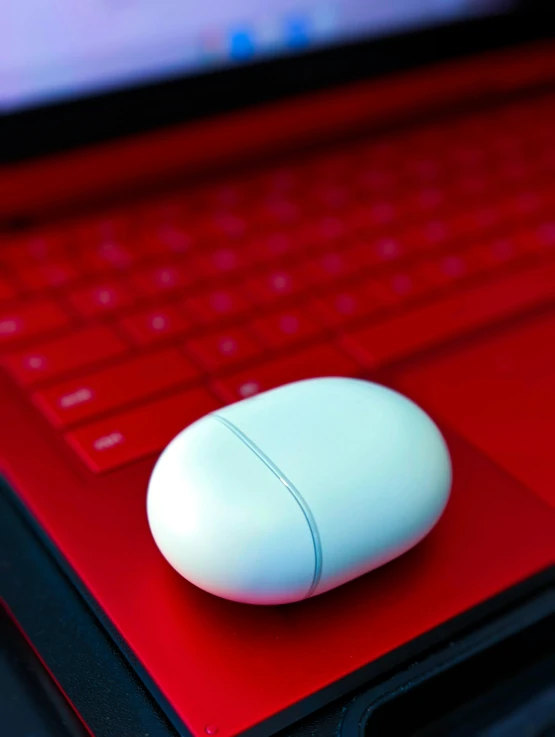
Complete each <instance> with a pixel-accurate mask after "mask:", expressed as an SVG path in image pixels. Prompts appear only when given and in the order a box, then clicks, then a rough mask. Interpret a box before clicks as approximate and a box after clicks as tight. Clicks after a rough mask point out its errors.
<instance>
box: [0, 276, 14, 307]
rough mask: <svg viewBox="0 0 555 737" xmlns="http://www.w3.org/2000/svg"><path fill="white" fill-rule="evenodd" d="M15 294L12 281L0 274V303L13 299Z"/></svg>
mask: <svg viewBox="0 0 555 737" xmlns="http://www.w3.org/2000/svg"><path fill="white" fill-rule="evenodd" d="M16 294H17V291H16V288H15V286H14V285H13V281H12V280H11V279H9V278H8V277H7V276H4V275H3V274H0V301H2V302H3V301H4V300H9V299H13V298H14V297H15V296H16Z"/></svg>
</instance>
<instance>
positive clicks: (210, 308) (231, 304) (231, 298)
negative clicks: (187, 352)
mask: <svg viewBox="0 0 555 737" xmlns="http://www.w3.org/2000/svg"><path fill="white" fill-rule="evenodd" d="M244 292H245V289H244V288H241V287H227V288H223V289H215V290H214V291H211V292H207V293H205V294H202V295H198V296H196V297H190V298H189V299H186V300H184V301H183V306H184V308H185V309H186V310H187V312H188V313H189V314H190V315H191V317H192V318H193V319H194V320H195V321H196V322H198V323H200V324H202V325H210V324H213V323H215V322H219V321H229V320H231V319H234V318H237V317H240V316H242V315H244V314H245V313H247V312H249V311H250V310H251V309H252V306H251V303H250V302H249V301H247V299H246V298H245V296H244Z"/></svg>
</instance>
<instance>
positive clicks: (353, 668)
mask: <svg viewBox="0 0 555 737" xmlns="http://www.w3.org/2000/svg"><path fill="white" fill-rule="evenodd" d="M552 31H553V20H552V16H551V15H550V14H549V12H548V9H547V4H542V3H533V2H531V3H530V2H523V3H518V2H511V1H510V0H484V1H483V2H475V1H474V0H419V2H416V1H415V2H412V0H411V1H409V0H405V2H400V1H397V0H388V1H387V2H385V0H384V2H381V1H380V2H372V3H370V2H363V1H362V0H335V1H334V0H308V1H307V2H304V3H301V2H297V1H296V0H272V1H271V2H266V3H264V4H258V3H254V2H249V1H248V0H227V2H220V3H200V4H194V5H190V4H189V5H185V4H184V3H178V2H173V1H172V0H161V1H160V2H158V3H147V2H145V1H144V0H95V1H94V2H87V3H78V4H75V3H70V2H66V1H63V0H62V1H60V2H57V3H55V4H51V3H41V2H39V0H24V1H22V2H20V3H4V4H3V6H2V9H1V10H0V113H1V122H0V126H1V133H0V154H1V157H2V161H3V164H2V168H1V170H0V225H1V230H0V351H1V354H0V356H1V357H0V363H1V367H2V371H1V375H0V406H1V407H2V422H1V425H0V461H1V464H0V465H1V472H2V478H3V483H2V492H1V494H0V501H1V510H2V511H1V513H0V524H1V525H2V528H1V529H2V534H1V535H0V540H2V543H1V544H2V565H1V566H0V568H1V579H0V581H1V586H2V590H1V591H0V595H1V597H2V598H3V599H4V602H5V606H6V610H7V611H9V612H10V618H13V620H14V621H16V622H17V625H18V628H19V630H18V631H20V632H23V633H24V634H25V637H26V638H27V641H28V643H29V646H30V647H32V648H33V650H34V651H35V653H36V656H37V658H40V660H41V662H42V663H43V666H44V668H45V669H46V670H47V671H48V673H49V674H50V676H51V678H52V682H53V683H56V684H57V685H58V687H59V688H60V690H61V691H62V692H63V693H64V694H65V698H67V699H68V702H71V704H72V705H73V706H72V708H74V709H75V710H76V712H78V713H79V715H80V718H81V720H82V722H83V724H84V725H86V728H87V729H88V730H90V732H91V733H92V734H94V735H99V736H100V735H120V736H121V735H134V737H138V735H143V734H144V735H146V734H149V735H150V736H151V737H152V736H153V735H162V734H163V735H169V734H180V735H191V736H193V737H205V736H206V735H216V734H217V735H219V736H220V737H235V736H236V735H242V734H251V735H270V734H275V733H276V732H277V731H279V730H285V732H284V734H285V733H286V734H294V733H295V734H297V733H298V732H295V729H296V727H295V726H294V725H297V724H299V723H301V722H303V724H305V725H307V724H308V725H309V726H308V727H306V726H305V727H304V729H305V731H304V732H303V733H304V734H308V733H309V732H310V730H312V732H311V733H316V734H340V733H344V734H348V735H350V734H358V733H359V732H357V730H358V729H359V726H357V725H355V726H354V727H353V726H352V724H351V727H350V728H349V729H350V730H351V731H349V729H347V727H345V730H347V731H344V732H341V730H342V729H343V727H341V726H338V725H340V722H341V719H343V716H342V715H344V714H345V713H346V711H347V710H348V705H349V704H350V703H352V702H353V700H356V695H357V694H360V693H361V692H362V691H364V689H367V688H368V687H369V685H372V687H375V686H376V684H377V683H380V684H383V683H385V682H389V680H388V679H390V678H392V677H393V676H394V674H395V672H396V669H399V668H401V667H405V666H406V667H417V665H418V663H421V662H422V659H423V658H424V657H425V656H426V657H427V655H429V654H430V653H432V652H434V651H435V650H437V648H439V647H440V645H441V644H442V643H443V644H446V643H447V644H450V645H451V646H454V645H456V643H457V642H459V640H460V637H462V633H466V634H468V633H469V632H470V631H471V630H472V628H473V627H475V626H478V624H483V623H484V622H486V621H487V622H490V626H491V627H493V625H491V622H492V621H497V620H495V617H497V616H498V615H499V616H500V613H501V612H504V613H507V612H508V613H509V614H507V616H509V615H510V612H512V611H513V609H514V607H517V605H518V606H520V605H523V602H528V597H530V596H532V595H534V596H535V595H536V594H537V595H539V592H540V590H541V592H544V591H545V587H546V586H548V585H549V586H551V585H552V583H553V562H554V558H555V509H554V507H555V491H554V489H555V487H554V484H553V478H554V470H555V466H554V464H553V451H552V439H553V437H554V435H555V419H554V418H555V349H554V346H555V215H554V212H555V144H554V140H553V118H554V115H555V50H554V46H553V40H552ZM325 375H334V376H355V377H363V378H367V379H371V380H374V381H378V382H380V383H383V384H385V385H387V386H391V387H394V388H396V389H398V390H400V391H402V392H404V393H405V394H407V395H408V396H410V397H411V398H413V399H414V400H415V401H417V402H418V403H419V404H420V405H421V406H422V407H424V409H425V410H426V411H427V412H429V413H430V415H431V416H432V417H433V418H434V419H435V420H436V421H437V422H438V423H439V425H440V426H441V428H442V430H443V431H444V433H445V436H446V438H447V441H448V444H449V447H450V450H451V454H452V458H453V464H454V486H453V493H452V499H451V501H450V503H449V505H448V508H447V511H446V513H445V515H444V517H443V518H442V520H441V521H440V523H439V524H438V526H437V528H436V529H435V530H434V531H433V532H432V534H431V535H430V536H429V537H428V538H427V539H426V540H425V541H424V542H423V543H422V544H420V545H419V546H417V548H415V549H414V550H413V551H411V552H409V553H408V554H406V555H404V556H402V558H400V559H399V560H397V561H395V562H393V563H391V564H388V565H387V566H385V567H383V568H381V569H379V570H377V571H374V572H372V573H370V574H368V575H366V576H364V577H362V578H360V579H358V580H356V581H353V582H351V583H349V584H347V585H345V586H342V587H340V588H339V589H337V590H335V591H332V592H329V593H327V594H325V595H322V596H320V597H316V598H314V599H311V600H307V601H304V602H301V603H298V604H294V605H289V606H284V607H254V606H247V605H241V604H237V603H232V602H229V601H224V600H221V599H218V598H216V597H213V596H211V595H209V594H207V593H205V592H203V591H201V590H199V589H197V588H196V587H194V586H193V585H191V584H189V583H188V582H186V581H185V580H183V579H182V578H181V577H180V576H179V575H178V574H177V573H176V572H175V571H173V570H172V569H171V568H170V567H169V565H168V564H167V563H166V562H165V561H164V559H163V558H162V556H161V554H160V553H159V552H158V550H157V548H156V546H155V544H154V542H153V540H152V537H151V535H150V533H149V529H148V524H147V519H146V513H145V495H146V487H147V482H148V479H149V475H150V472H151V470H152V468H153V465H154V463H155V461H156V459H157V457H158V455H159V454H160V452H161V451H162V449H163V448H164V447H165V446H166V444H167V443H168V442H169V441H170V440H171V439H172V438H173V437H174V436H175V435H176V434H177V433H178V432H179V431H180V430H182V429H183V428H184V427H186V426H187V425H188V424H190V423H192V422H194V421H195V420H196V419H198V418H199V417H201V416H202V415H204V414H205V413H207V412H209V411H211V410H214V409H216V408H217V407H219V406H222V405H225V404H229V403H231V402H235V401H238V400H240V399H242V398H245V397H248V396H252V395H254V394H256V393H258V392H261V391H264V390H267V389H270V388H272V387H276V386H278V385H281V384H284V383H287V382H292V381H296V380H299V379H305V378H310V377H315V376H325ZM542 595H543V594H542ZM542 601H544V600H543V599H542ZM527 611H529V610H527ZM10 621H11V619H10ZM511 621H512V620H511ZM507 626H508V625H507ZM494 630H495V632H496V633H500V632H502V631H504V630H503V629H502V628H501V626H500V625H499V626H496V627H494ZM492 636H493V635H492ZM495 636H497V635H495ZM469 647H470V646H469ZM413 672H416V671H413ZM330 705H335V706H334V707H333V708H335V712H334V714H336V721H333V720H331V717H330V719H328V720H327V721H326V719H324V721H323V722H322V721H320V722H318V727H317V728H316V727H314V726H312V727H311V726H310V725H311V724H312V725H314V724H315V722H314V721H311V720H314V719H315V718H316V717H315V716H314V715H315V714H321V713H322V711H321V710H322V709H324V710H325V709H326V708H328V707H330V708H331V706H330ZM338 705H339V706H338ZM394 711H395V710H394ZM396 711H397V712H398V713H399V709H397V710H396ZM303 720H304V721H303ZM337 720H339V721H337ZM332 722H333V726H330V725H332ZM341 723H342V722H341ZM357 724H358V722H357ZM326 725H328V726H327V727H326ZM326 729H327V730H328V731H326ZM368 733H369V732H368ZM372 733H373V734H374V733H375V734H378V732H372ZM383 733H384V734H394V733H395V734H397V733H398V732H396V731H395V730H394V729H390V730H389V731H388V730H387V729H386V731H385V732H383ZM407 734H408V732H407ZM476 734H477V732H476Z"/></svg>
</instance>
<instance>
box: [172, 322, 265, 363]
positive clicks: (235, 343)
mask: <svg viewBox="0 0 555 737" xmlns="http://www.w3.org/2000/svg"><path fill="white" fill-rule="evenodd" d="M186 348H187V352H188V353H189V355H190V356H192V358H194V359H195V361H196V362H197V363H199V364H200V365H201V366H204V368H206V369H207V370H208V371H218V370H219V369H222V368H225V367H227V366H233V365H234V364H237V363H243V362H245V363H246V362H248V361H250V360H252V359H254V358H256V357H258V356H259V355H260V354H261V353H262V347H261V346H260V345H259V344H258V343H257V342H256V341H255V340H254V339H253V338H252V337H251V336H250V335H249V334H248V333H247V332H246V331H245V330H241V329H238V328H237V329H231V330H227V331H224V332H221V333H216V334H214V335H205V336H202V337H201V338H193V339H191V340H189V341H187V343H186Z"/></svg>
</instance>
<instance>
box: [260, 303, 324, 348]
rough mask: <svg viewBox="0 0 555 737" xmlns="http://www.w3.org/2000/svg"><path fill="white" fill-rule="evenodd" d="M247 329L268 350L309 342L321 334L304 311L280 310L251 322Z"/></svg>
mask: <svg viewBox="0 0 555 737" xmlns="http://www.w3.org/2000/svg"><path fill="white" fill-rule="evenodd" d="M249 328H250V329H251V331H252V332H253V333H254V334H255V335H256V336H257V337H258V338H259V339H260V341H261V342H262V343H263V344H264V345H266V346H268V347H269V348H282V347H283V346H287V345H291V344H293V343H297V342H300V341H305V340H310V339H311V338H313V337H314V336H316V335H320V334H322V332H323V330H324V329H323V328H322V326H321V325H320V324H318V322H317V321H316V320H314V319H313V318H312V316H311V315H310V314H309V312H308V308H307V307H305V308H304V309H299V308H292V309H290V310H282V311H280V312H275V313H273V314H271V315H266V316H264V317H260V318H258V319H256V320H253V321H252V322H251V323H250V325H249Z"/></svg>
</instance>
